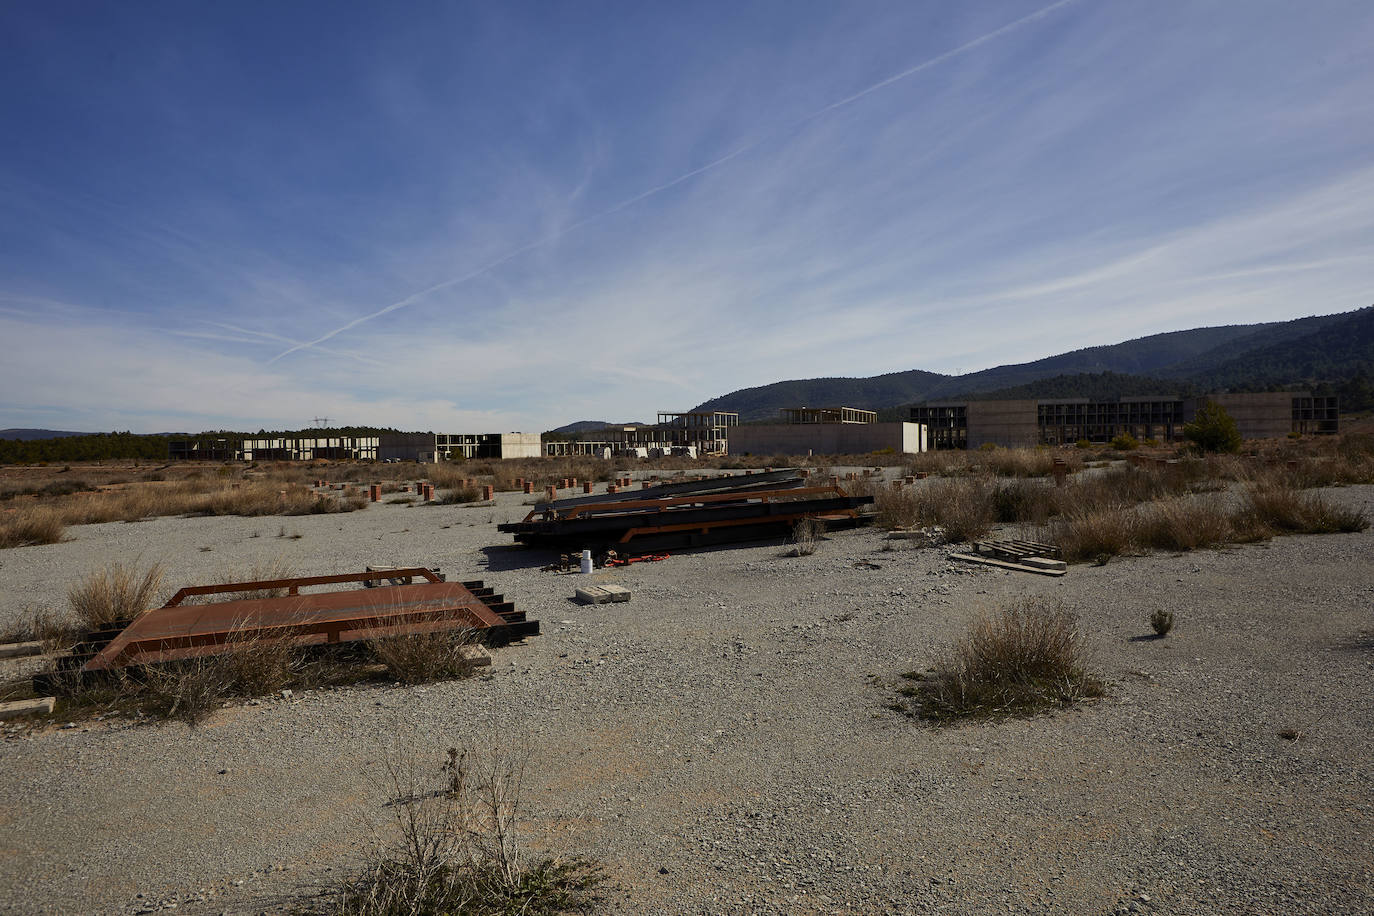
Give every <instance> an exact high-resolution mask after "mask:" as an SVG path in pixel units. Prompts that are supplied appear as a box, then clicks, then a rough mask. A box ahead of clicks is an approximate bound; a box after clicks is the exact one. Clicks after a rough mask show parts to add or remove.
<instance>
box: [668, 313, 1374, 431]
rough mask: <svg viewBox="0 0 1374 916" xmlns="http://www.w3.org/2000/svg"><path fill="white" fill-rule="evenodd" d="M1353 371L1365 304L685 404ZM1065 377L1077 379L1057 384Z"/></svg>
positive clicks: (1299, 382)
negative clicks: (971, 367) (1103, 379)
mask: <svg viewBox="0 0 1374 916" xmlns="http://www.w3.org/2000/svg"><path fill="white" fill-rule="evenodd" d="M1359 372H1367V373H1371V374H1374V306H1369V307H1365V308H1362V309H1356V310H1353V311H1349V312H1338V313H1334V314H1329V315H1311V316H1307V317H1304V318H1296V319H1293V320H1291V321H1283V322H1261V323H1256V324H1248V325H1219V326H1215V327H1204V328H1193V329H1189V330H1182V331H1165V332H1162V333H1160V334H1150V335H1146V336H1144V337H1138V338H1133V339H1131V340H1126V341H1121V342H1119V343H1115V344H1105V345H1101V346H1094V347H1084V348H1081V349H1078V350H1071V351H1068V352H1066V353H1060V354H1055V355H1053V356H1047V357H1044V358H1042V359H1038V360H1033V361H1030V362H1025V363H1013V364H1008V365H1003V366H995V367H993V368H991V369H984V370H981V371H979V372H972V373H966V374H964V375H957V376H951V375H942V374H940V373H936V372H927V371H925V370H921V369H910V370H906V371H902V372H889V373H885V374H882V375H876V376H871V377H867V378H816V379H788V380H786V381H781V382H774V383H772V384H770V385H758V386H754V387H751V388H742V389H739V390H738V391H733V392H730V393H728V394H724V395H720V396H718V397H715V398H711V399H710V400H707V401H704V402H702V404H700V405H698V406H697V407H695V408H693V409H694V410H724V411H733V412H737V413H739V414H740V420H741V421H742V422H750V421H755V420H762V419H768V418H771V417H775V416H776V415H777V412H778V409H779V408H782V407H800V406H809V407H832V406H845V407H859V408H863V409H866V410H878V411H884V412H885V413H887V414H890V413H891V411H892V409H893V408H898V407H902V406H905V405H907V404H913V403H919V402H921V401H929V400H955V399H960V398H967V397H974V396H977V395H986V394H987V393H989V392H1002V391H1017V390H1020V391H1026V390H1033V389H1030V388H1028V387H1027V386H1032V385H1034V383H1036V382H1040V381H1042V380H1046V379H1058V380H1059V381H1058V382H1057V383H1056V388H1057V389H1058V390H1064V391H1070V390H1072V391H1075V392H1076V393H1074V394H1065V395H1059V396H1068V397H1077V396H1085V395H1087V394H1089V393H1091V392H1093V391H1094V390H1095V389H1093V388H1092V387H1091V386H1092V384H1093V379H1092V378H1091V376H1101V375H1103V374H1107V375H1112V376H1118V377H1130V378H1131V379H1132V381H1131V382H1129V384H1128V385H1127V383H1124V382H1118V383H1117V384H1116V387H1118V388H1122V386H1123V385H1126V386H1127V387H1129V389H1130V390H1132V391H1136V392H1137V393H1140V394H1145V393H1149V392H1145V391H1138V389H1139V388H1140V387H1142V386H1141V384H1140V383H1139V382H1138V381H1135V380H1138V379H1142V378H1143V379H1146V380H1149V381H1153V382H1155V383H1157V384H1158V385H1159V386H1160V388H1159V390H1160V391H1161V392H1167V391H1171V390H1174V389H1180V390H1182V389H1188V390H1194V389H1199V390H1215V389H1218V388H1223V387H1224V388H1237V387H1239V388H1254V387H1273V386H1276V385H1294V386H1301V387H1311V386H1313V385H1317V384H1321V383H1330V384H1335V383H1339V382H1341V381H1344V380H1346V379H1348V378H1349V377H1351V376H1353V375H1355V374H1357V373H1359ZM1075 376H1085V378H1082V379H1080V380H1079V382H1078V383H1071V382H1068V381H1065V380H1066V379H1068V378H1070V377H1075ZM1123 390H1125V389H1124V388H1123Z"/></svg>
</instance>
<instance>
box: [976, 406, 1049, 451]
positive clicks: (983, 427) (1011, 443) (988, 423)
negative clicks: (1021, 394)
mask: <svg viewBox="0 0 1374 916" xmlns="http://www.w3.org/2000/svg"><path fill="white" fill-rule="evenodd" d="M1037 417H1038V413H1037V410H1036V402H1035V401H1034V400H1022V401H969V402H968V447H969V448H977V447H978V446H980V445H983V444H984V443H986V442H991V443H993V444H994V445H1000V446H1003V447H1004V448H1026V447H1030V446H1034V445H1036V444H1037V443H1038V442H1039V441H1040V426H1039V422H1038V420H1037Z"/></svg>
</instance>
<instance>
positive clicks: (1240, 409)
mask: <svg viewBox="0 0 1374 916" xmlns="http://www.w3.org/2000/svg"><path fill="white" fill-rule="evenodd" d="M1206 401H1213V402H1215V403H1217V404H1220V405H1221V407H1222V408H1224V409H1225V410H1226V412H1227V413H1228V414H1230V415H1231V417H1232V418H1234V419H1235V421H1236V425H1237V427H1239V429H1240V434H1241V436H1242V437H1244V438H1246V439H1266V438H1274V437H1278V436H1286V435H1288V433H1290V432H1297V433H1301V434H1303V435H1311V434H1328V433H1334V432H1337V430H1338V426H1339V423H1338V418H1337V408H1338V405H1337V401H1336V398H1334V397H1323V396H1314V395H1313V394H1312V393H1311V392H1308V391H1269V392H1259V393H1227V394H1211V395H1206V396H1204V397H1200V398H1178V397H1171V396H1169V395H1153V396H1146V397H1131V398H1117V399H1114V400H1100V401H1099V400H1091V399H1083V398H1049V399H1042V400H1005V401H936V402H932V403H927V404H918V405H916V406H914V407H912V408H911V419H912V421H913V422H916V423H924V424H926V425H927V426H928V427H929V430H930V446H931V448H936V449H948V448H978V447H980V446H982V445H985V444H989V443H991V444H993V445H999V446H1004V447H1007V448H1018V447H1021V448H1024V447H1027V446H1034V445H1071V444H1073V443H1075V442H1078V441H1079V440H1087V441H1089V442H1108V441H1110V440H1111V439H1113V438H1114V437H1116V436H1119V435H1122V434H1123V433H1128V434H1130V435H1132V436H1134V437H1135V438H1136V439H1140V440H1144V439H1158V440H1159V441H1161V442H1179V441H1182V439H1183V426H1184V424H1186V423H1190V422H1192V420H1193V418H1194V417H1195V416H1196V415H1197V410H1198V407H1200V406H1201V405H1202V404H1203V403H1204V402H1206Z"/></svg>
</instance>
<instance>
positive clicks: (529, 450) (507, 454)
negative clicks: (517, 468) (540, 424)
mask: <svg viewBox="0 0 1374 916" xmlns="http://www.w3.org/2000/svg"><path fill="white" fill-rule="evenodd" d="M543 455H544V444H543V442H542V441H541V440H540V438H539V434H538V433H502V434H501V457H502V458H541V457H543Z"/></svg>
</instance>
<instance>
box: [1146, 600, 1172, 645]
mask: <svg viewBox="0 0 1374 916" xmlns="http://www.w3.org/2000/svg"><path fill="white" fill-rule="evenodd" d="M1150 628H1151V629H1153V630H1154V631H1155V635H1156V636H1158V637H1160V638H1161V639H1163V638H1164V637H1165V636H1168V635H1169V631H1170V630H1172V629H1173V628H1174V612H1173V611H1169V610H1165V609H1164V608H1156V609H1155V610H1154V611H1153V612H1152V613H1151V614H1150Z"/></svg>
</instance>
